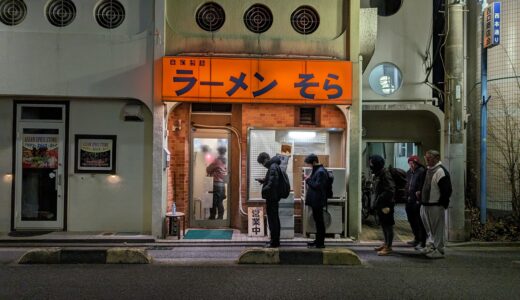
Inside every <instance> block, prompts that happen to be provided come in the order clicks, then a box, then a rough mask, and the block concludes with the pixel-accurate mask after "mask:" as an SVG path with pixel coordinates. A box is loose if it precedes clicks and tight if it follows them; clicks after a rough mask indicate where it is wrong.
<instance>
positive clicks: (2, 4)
mask: <svg viewBox="0 0 520 300" xmlns="http://www.w3.org/2000/svg"><path fill="white" fill-rule="evenodd" d="M26 15H27V5H25V2H23V0H1V1H0V21H1V22H2V23H4V24H5V25H9V26H14V25H18V24H20V23H22V21H23V20H24V19H25V16H26Z"/></svg>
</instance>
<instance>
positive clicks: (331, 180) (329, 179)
mask: <svg viewBox="0 0 520 300" xmlns="http://www.w3.org/2000/svg"><path fill="white" fill-rule="evenodd" d="M325 171H327V187H326V188H325V191H326V192H327V199H330V198H332V197H333V196H334V193H333V192H332V184H333V183H334V175H333V174H332V172H331V171H329V170H327V169H325Z"/></svg>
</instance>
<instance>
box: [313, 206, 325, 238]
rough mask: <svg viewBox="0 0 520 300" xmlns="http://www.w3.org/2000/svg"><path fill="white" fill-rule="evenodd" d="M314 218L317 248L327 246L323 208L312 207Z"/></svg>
mask: <svg viewBox="0 0 520 300" xmlns="http://www.w3.org/2000/svg"><path fill="white" fill-rule="evenodd" d="M312 217H313V218H314V224H316V240H315V241H314V242H315V243H316V245H317V246H323V245H325V222H324V221H323V208H322V207H312Z"/></svg>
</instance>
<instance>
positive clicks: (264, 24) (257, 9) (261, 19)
mask: <svg viewBox="0 0 520 300" xmlns="http://www.w3.org/2000/svg"><path fill="white" fill-rule="evenodd" d="M244 23H245V24H246V27H247V29H249V30H250V31H251V32H254V33H262V32H266V31H267V30H269V28H271V25H273V13H272V12H271V10H270V9H269V7H267V6H265V5H262V4H255V5H253V6H251V7H250V8H249V9H248V10H247V11H246V13H245V14H244Z"/></svg>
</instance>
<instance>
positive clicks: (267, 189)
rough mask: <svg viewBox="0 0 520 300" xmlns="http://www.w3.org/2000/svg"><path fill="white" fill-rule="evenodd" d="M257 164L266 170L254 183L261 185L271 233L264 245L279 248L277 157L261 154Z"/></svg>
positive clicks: (278, 161)
mask: <svg viewBox="0 0 520 300" xmlns="http://www.w3.org/2000/svg"><path fill="white" fill-rule="evenodd" d="M256 161H257V162H258V163H259V164H261V165H262V166H264V167H266V168H267V172H266V173H265V177H264V178H257V179H256V181H258V182H260V183H261V184H262V198H264V199H265V204H266V210H267V223H268V224H269V231H270V232H271V241H270V242H269V243H268V244H267V245H266V247H267V248H278V247H280V216H279V214H278V202H279V201H280V199H281V196H280V192H279V189H280V174H281V169H280V164H281V162H282V161H281V160H280V158H279V157H278V156H275V157H273V158H271V157H270V156H269V154H267V153H265V152H262V153H260V154H259V155H258V158H257V160H256Z"/></svg>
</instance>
